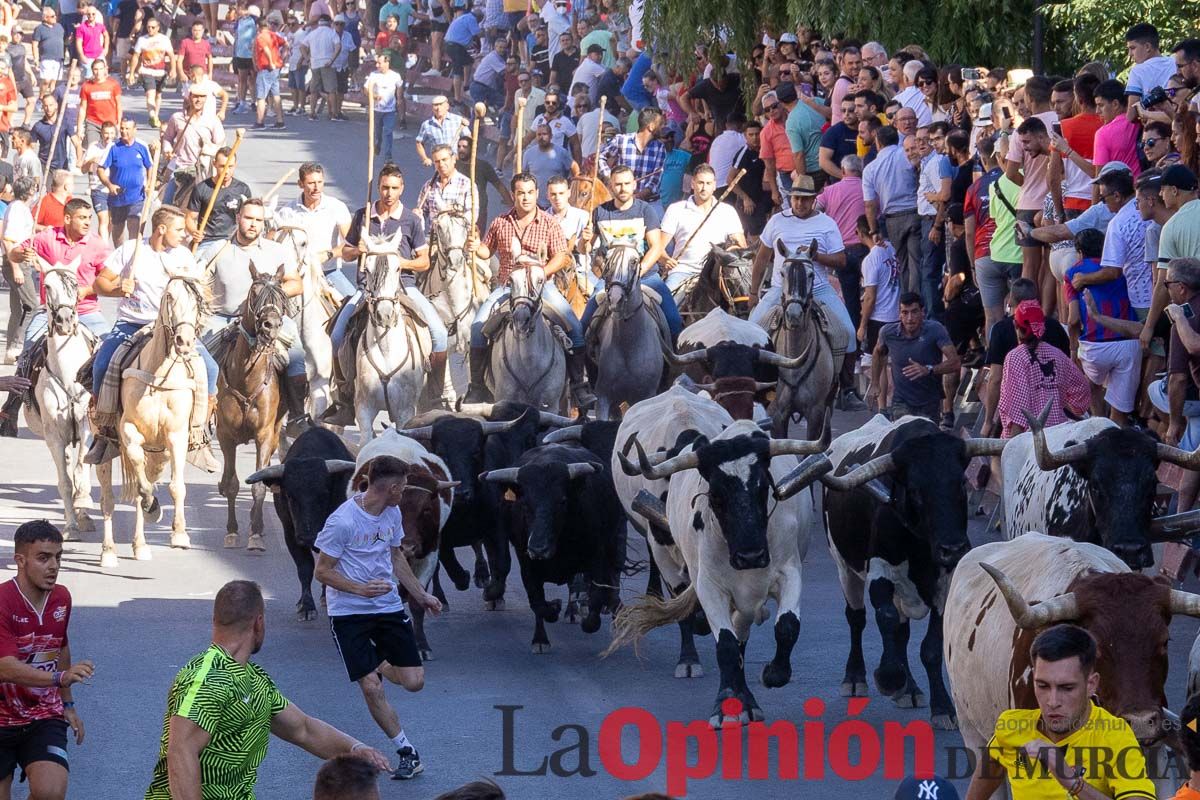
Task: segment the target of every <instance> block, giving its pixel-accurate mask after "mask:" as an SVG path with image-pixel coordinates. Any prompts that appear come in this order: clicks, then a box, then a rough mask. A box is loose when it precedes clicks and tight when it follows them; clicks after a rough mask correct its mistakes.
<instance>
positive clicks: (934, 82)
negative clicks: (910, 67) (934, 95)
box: [917, 81, 937, 86]
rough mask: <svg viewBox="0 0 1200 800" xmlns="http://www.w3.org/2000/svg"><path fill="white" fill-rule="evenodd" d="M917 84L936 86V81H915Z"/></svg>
mask: <svg viewBox="0 0 1200 800" xmlns="http://www.w3.org/2000/svg"><path fill="white" fill-rule="evenodd" d="M917 86H937V82H936V81H917Z"/></svg>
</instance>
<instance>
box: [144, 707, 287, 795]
mask: <svg viewBox="0 0 1200 800" xmlns="http://www.w3.org/2000/svg"><path fill="white" fill-rule="evenodd" d="M272 727H274V726H272ZM211 739H212V737H211V736H209V733H208V731H206V730H204V728H201V727H200V726H199V725H197V724H196V723H194V722H192V721H191V720H190V719H188V718H187V717H181V716H179V715H175V716H173V717H171V722H170V726H169V727H168V729H167V782H168V785H169V786H170V788H171V799H172V800H202V795H201V790H200V751H201V750H203V749H204V748H205V747H208V743H209V741H210V740H211Z"/></svg>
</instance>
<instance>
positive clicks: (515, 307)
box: [508, 264, 546, 338]
mask: <svg viewBox="0 0 1200 800" xmlns="http://www.w3.org/2000/svg"><path fill="white" fill-rule="evenodd" d="M545 282H546V273H545V272H544V271H543V270H542V268H541V267H540V266H536V265H532V264H531V265H529V266H525V267H521V268H519V269H514V270H513V271H512V274H510V275H509V276H508V291H509V294H508V302H509V305H510V306H511V307H512V327H513V332H514V333H516V334H517V335H518V336H520V337H521V338H526V337H528V336H531V335H532V334H533V331H534V328H535V327H536V325H537V320H538V317H540V316H541V313H542V285H543V284H544V283H545Z"/></svg>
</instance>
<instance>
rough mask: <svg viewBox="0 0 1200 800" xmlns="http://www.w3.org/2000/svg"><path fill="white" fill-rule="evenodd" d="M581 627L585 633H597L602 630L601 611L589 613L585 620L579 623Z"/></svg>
mask: <svg viewBox="0 0 1200 800" xmlns="http://www.w3.org/2000/svg"><path fill="white" fill-rule="evenodd" d="M579 628H580V630H582V631H583V632H584V633H595V632H596V631H598V630H600V612H599V611H597V612H596V613H595V614H588V615H587V616H586V617H584V618H583V622H581V623H579Z"/></svg>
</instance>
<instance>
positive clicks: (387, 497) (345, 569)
mask: <svg viewBox="0 0 1200 800" xmlns="http://www.w3.org/2000/svg"><path fill="white" fill-rule="evenodd" d="M407 477H408V466H407V465H406V464H405V463H404V462H402V461H400V460H399V459H397V458H394V457H392V456H379V457H377V458H374V459H372V460H371V461H369V462H368V463H367V464H366V466H365V469H364V478H365V480H366V481H367V488H366V490H365V491H363V492H362V493H360V494H355V495H354V496H353V497H351V498H350V499H349V500H347V501H346V502H345V503H342V505H341V506H339V507H338V510H337V511H335V512H333V513H332V514H331V515H330V516H329V519H328V520H326V522H325V527H324V528H322V529H321V532H320V534H318V535H317V542H316V547H317V549H318V550H319V551H320V554H319V556H318V557H317V568H316V573H315V574H316V578H317V580H318V581H320V582H321V583H322V584H324V585H325V586H326V587H328V592H327V594H326V601H327V605H328V609H329V625H330V627H331V628H332V630H333V641H334V644H336V645H337V649H338V654H339V655H341V657H342V662H343V663H344V664H345V665H346V672H347V673H349V675H350V680H351V681H353V682H355V683H357V684H358V685H359V688H361V689H362V693H363V697H364V698H365V699H366V701H367V709H368V710H369V711H370V712H371V716H372V717H373V718H374V719H375V722H376V723H377V724H378V725H379V727H380V728H382V729H383V732H384V733H385V734H387V736H388V738H390V739H391V740H392V743H393V744H395V745H396V752H397V754H398V755H399V756H400V765H399V766H398V767H396V771H395V772H393V773H392V778H393V779H395V780H407V779H409V778H412V777H414V776H415V775H417V774H418V773H420V772H422V771H423V770H424V766H422V764H421V758H420V756H419V755H418V754H417V748H416V747H415V746H414V745H413V744H412V742H411V741H409V739H408V736H407V735H406V734H405V733H404V728H403V727H401V725H400V717H399V715H398V714H397V713H396V709H395V708H393V707H392V705H391V703H389V702H388V699H387V695H386V694H385V693H384V690H383V679H384V678H386V679H387V680H389V681H391V682H392V683H396V684H399V685H400V686H403V687H404V688H405V689H407V690H408V691H410V692H419V691H421V689H422V687H424V685H425V668H424V667H423V666H421V654H420V652H419V651H418V650H417V641H416V636H415V635H414V633H413V627H412V621H411V620H410V619H409V616H408V612H407V610H406V609H405V608H404V601H403V600H401V599H400V593H399V592H398V591H397V589H396V582H397V581H399V583H400V585H401V586H403V587H404V589H405V590H406V591H407V592H408V595H409V597H411V598H412V601H413V602H414V603H419V604H420V605H421V606H423V607H424V608H425V609H426V610H427V611H430V612H432V613H434V614H439V613H441V610H442V604H441V603H440V602H438V599H437V598H436V597H434V596H433V595H431V594H429V593H428V592H426V591H425V589H424V587H422V586H421V583H420V581H418V580H417V578H416V576H414V575H413V572H412V568H411V567H409V564H408V559H406V558H405V556H404V551H403V550H402V549H401V548H400V543H401V541H403V539H404V527H403V521H402V518H401V514H400V500H401V498H402V497H403V495H404V488H405V483H406V481H407Z"/></svg>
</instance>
